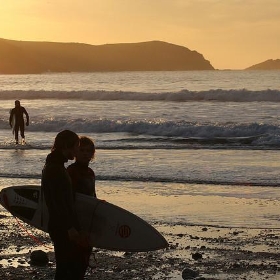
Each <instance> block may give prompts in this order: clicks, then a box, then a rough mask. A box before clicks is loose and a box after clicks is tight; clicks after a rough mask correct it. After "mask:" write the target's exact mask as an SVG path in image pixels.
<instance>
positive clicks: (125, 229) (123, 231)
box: [118, 225, 131, 238]
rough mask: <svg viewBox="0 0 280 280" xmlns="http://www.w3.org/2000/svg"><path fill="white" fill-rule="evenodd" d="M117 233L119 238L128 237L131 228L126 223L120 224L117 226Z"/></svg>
mask: <svg viewBox="0 0 280 280" xmlns="http://www.w3.org/2000/svg"><path fill="white" fill-rule="evenodd" d="M118 234H119V236H120V237H121V238H128V237H129V236H130V234H131V229H130V227H129V226H128V225H122V226H120V227H119V230H118Z"/></svg>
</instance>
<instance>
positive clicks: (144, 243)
mask: <svg viewBox="0 0 280 280" xmlns="http://www.w3.org/2000/svg"><path fill="white" fill-rule="evenodd" d="M40 189H41V187H40V186H35V185H26V186H12V187H8V188H4V189H2V190H1V192H0V203H1V204H2V206H3V207H5V208H6V209H7V210H8V211H9V212H10V213H11V214H12V215H14V216H16V217H18V218H19V219H21V220H22V221H24V222H26V223H27V224H29V225H32V226H34V227H36V228H38V229H40V230H43V231H45V232H47V224H48V211H47V207H46V205H45V202H44V201H43V199H42V196H41V195H40ZM75 207H76V210H77V214H78V218H79V222H80V225H81V227H82V230H84V231H86V232H88V233H89V237H90V245H92V246H94V247H96V248H101V249H108V250H115V251H125V252H146V251H153V250H159V249H163V248H166V247H167V246H168V243H167V241H166V240H165V238H164V237H163V236H162V235H161V234H160V233H159V232H158V231H157V230H156V229H155V228H154V227H152V226H151V225H150V224H148V223H147V222H145V221H144V220H142V219H141V218H139V217H138V216H136V215H134V214H132V213H131V212H129V211H127V210H125V209H122V208H120V207H118V206H116V205H113V204H111V203H108V202H106V201H103V200H100V199H96V198H94V197H91V196H87V195H82V194H76V199H75Z"/></svg>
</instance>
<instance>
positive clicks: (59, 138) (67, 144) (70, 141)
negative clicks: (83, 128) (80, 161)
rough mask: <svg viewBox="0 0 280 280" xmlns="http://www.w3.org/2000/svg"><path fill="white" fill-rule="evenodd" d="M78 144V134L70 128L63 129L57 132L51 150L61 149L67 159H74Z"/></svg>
mask: <svg viewBox="0 0 280 280" xmlns="http://www.w3.org/2000/svg"><path fill="white" fill-rule="evenodd" d="M79 145H80V138H79V136H78V135H77V134H76V133H75V132H73V131H71V130H63V131H61V132H59V133H58V134H57V135H56V137H55V140H54V144H53V147H52V151H55V150H59V151H61V152H62V153H63V154H64V155H65V156H66V157H67V159H71V160H72V159H74V157H75V156H76V154H77V152H78V149H79Z"/></svg>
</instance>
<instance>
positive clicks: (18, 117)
mask: <svg viewBox="0 0 280 280" xmlns="http://www.w3.org/2000/svg"><path fill="white" fill-rule="evenodd" d="M23 114H25V116H26V123H27V125H28V124H29V115H28V113H27V111H26V110H25V108H24V107H22V106H16V107H15V108H13V109H12V110H11V113H10V120H9V122H10V126H12V120H13V116H15V139H16V142H17V143H18V132H19V130H20V136H21V137H22V138H25V136H24V118H23Z"/></svg>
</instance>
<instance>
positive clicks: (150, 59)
mask: <svg viewBox="0 0 280 280" xmlns="http://www.w3.org/2000/svg"><path fill="white" fill-rule="evenodd" d="M173 70H177V71H180V70H214V68H213V66H212V65H211V64H210V62H209V61H208V60H205V59H204V57H203V55H202V54H200V53H198V52H196V51H191V50H189V49H188V48H185V47H182V46H178V45H174V44H170V43H166V42H161V41H151V42H143V43H122V44H107V45H99V46H94V45H88V44H81V43H56V42H29V41H14V40H6V39H0V73H1V74H33V73H34V74H35V73H44V72H95V71H173Z"/></svg>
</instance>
